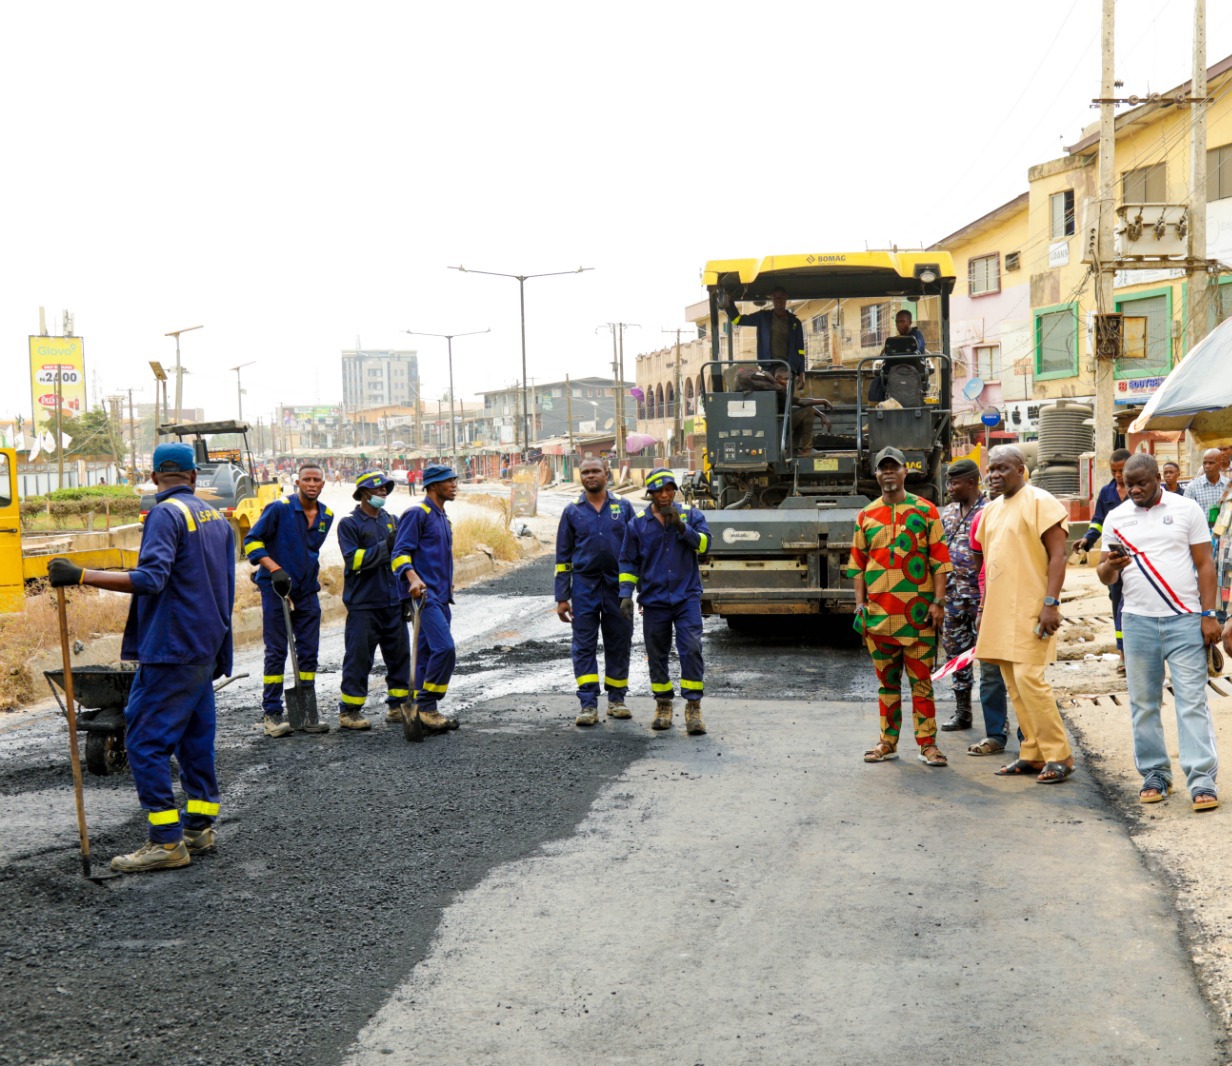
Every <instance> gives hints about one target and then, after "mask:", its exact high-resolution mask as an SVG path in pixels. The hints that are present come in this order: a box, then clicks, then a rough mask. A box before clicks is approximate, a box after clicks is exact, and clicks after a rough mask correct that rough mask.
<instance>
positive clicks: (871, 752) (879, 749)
mask: <svg viewBox="0 0 1232 1066" xmlns="http://www.w3.org/2000/svg"><path fill="white" fill-rule="evenodd" d="M897 758H898V749H897V748H895V747H892V746H891V745H889V744H887V743H886V742H885V741H884V740H879V741H877V743H876V744H874V745H873V746H872V747H871V748H869V749H868V751H866V752H865V753H864V761H865V762H889V761H890V760H891V759H897Z"/></svg>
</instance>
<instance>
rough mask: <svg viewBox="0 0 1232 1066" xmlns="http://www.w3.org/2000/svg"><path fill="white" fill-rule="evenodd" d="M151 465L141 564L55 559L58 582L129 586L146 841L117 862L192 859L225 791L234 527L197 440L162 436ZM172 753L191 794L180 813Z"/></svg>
mask: <svg viewBox="0 0 1232 1066" xmlns="http://www.w3.org/2000/svg"><path fill="white" fill-rule="evenodd" d="M153 464H154V473H153V475H152V479H153V481H154V484H155V486H156V487H157V490H158V491H157V494H156V496H155V499H156V501H157V502H156V503H155V505H154V506H153V507H152V508H151V509H150V512H149V514H148V515H147V516H146V520H145V525H144V527H143V529H142V532H141V550H140V553H139V555H138V559H137V568H136V569H135V570H129V571H109V570H82V569H81V568H80V567H78V566H75V565H74V564H73V563H71V562H69V560H67V559H52V560H51V562H50V563H49V564H48V566H47V574H48V579H49V580H50V582H51V584H52V585H53V586H55V587H57V588H59V587H62V586H66V585H92V586H93V587H94V588H100V589H108V590H110V591H112V592H126V593H129V594H131V595H132V597H133V600H132V603H131V605H130V607H129V615H128V625H127V626H126V627H125V629H124V641H123V645H122V648H121V652H120V656H121V658H123V659H126V660H134V659H135V660H137V662H138V663H139V664H140V665H139V666H138V667H137V674H136V677H135V678H134V679H133V685H132V689H131V691H130V693H129V697H128V705H127V706H126V707H125V708H124V722H125V726H126V733H125V746H126V747H127V749H128V765H129V769H130V770H132V774H133V784H134V785H135V786H136V787H137V798H138V799H139V800H140V801H141V806H142V807H143V808H144V809H145V811H146V819H147V821H148V822H149V841H148V842H147V843H146V844H145V845H144V846H142V847H140V848H138V849H137V850H136V851H134V852H132V853H130V854H128V855H119V856H117V857H116V858H114V859H112V860H111V868H112V869H113V870H116V871H118V872H120V873H142V872H145V871H147V870H166V869H172V868H174V867H178V866H187V865H188V864H189V862H191V857H190V853H192V854H196V853H197V852H201V851H207V850H209V849H210V848H212V847H214V844H215V836H214V828H213V826H214V820H215V818H217V816H218V810H219V803H220V802H221V797H220V795H219V790H218V777H217V774H216V772H215V767H214V728H215V708H214V686H213V681H214V679H215V678H217V677H222V676H224V675H227V674H230V673H231V610H232V607H233V605H234V602H235V538H234V536H233V535H232V532H231V527H230V525H229V524H228V523H227V520H226V519H225V518H224V517H223V515H222V514H221V513H220V512H219V511H218V510H216V509H215V508H214V507H212V506H210V504H208V503H206V502H205V501H204V500H201V499H199V498H198V497H197V496H196V495H194V487H195V486H196V483H197V463H196V458H195V457H194V455H193V450H192V448H191V447H189V446H188V445H187V444H181V443H175V444H160V445H159V446H158V447H157V448H155V449H154V457H153ZM74 742H75V740H74ZM173 755H174V756H175V761H176V763H177V764H178V765H179V771H180V785H181V787H182V788H183V790H184V795H185V796H186V798H187V801H186V803H185V809H184V818H183V821H182V822H181V818H180V811H179V807H178V805H177V803H176V799H175V790H174V786H173V785H172V780H171V757H172V756H173Z"/></svg>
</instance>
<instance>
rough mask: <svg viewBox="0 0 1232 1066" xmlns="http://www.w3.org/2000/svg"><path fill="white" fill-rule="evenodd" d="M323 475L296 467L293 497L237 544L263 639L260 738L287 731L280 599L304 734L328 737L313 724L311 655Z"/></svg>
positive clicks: (316, 626)
mask: <svg viewBox="0 0 1232 1066" xmlns="http://www.w3.org/2000/svg"><path fill="white" fill-rule="evenodd" d="M323 488H325V474H324V472H323V471H322V470H321V468H320V467H319V466H318V465H317V464H316V463H304V464H303V465H301V466H300V468H299V470H298V471H297V472H296V475H295V492H294V493H293V494H292V495H290V496H284V497H282V499H280V500H279V501H278V502H277V503H271V504H270V505H269V506H268V507H266V508H265V510H264V511H262V512H261V517H260V518H258V519H257V521H256V524H255V525H254V526H253V527H252V529H251V530H250V531H249V533H248V536H246V537H245V538H244V554H245V555H246V556H247V557H248V561H249V562H250V563H252V564H253V566H255V567H257V570H256V573H255V576H254V580H255V581H256V583H257V585H258V586H259V587H260V589H261V618H262V622H263V626H264V633H265V691H264V694H263V695H262V698H261V707H262V710H263V712H264V718H263V721H262V726H263V728H264V730H265V735H266V736H267V737H285V736H287V734H289V733H290V732H291V726H290V724H289V723H288V722H285V721H283V717H282V682H283V670H284V668H285V663H286V659H287V627H286V621H285V619H284V617H283V613H282V598H283V597H284V596H285V597H288V598H289V599H290V601H291V624H292V626H293V627H294V628H295V649H296V652H297V654H298V658H299V677H298V678H296V686H295V687H296V694H295V698H296V699H299V700H301V701H302V702H303V710H304V718H305V721H306V722H307V723H308V724H307V725H305V726H304V732H305V733H328V732H329V726H328V725H326V724H325V723H324V722H319V723H318V722H317V691H316V678H317V651H318V647H319V645H320V643H321V604H320V601H319V600H318V599H317V593H318V592H319V591H320V589H321V582H320V581H319V580H318V577H319V574H320V571H321V564H320V562H319V561H318V555H319V553H320V551H321V547H322V545H324V543H325V539H326V538H327V537H328V536H329V530H330V527H331V526H332V525H333V524H334V512H333V511H331V510H330V509H329V508H328V507H326V506H325V505H324V504H323V503H319V502H318V501H317V497H318V496H320V495H321V490H322V489H323Z"/></svg>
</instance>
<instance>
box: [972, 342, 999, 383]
mask: <svg viewBox="0 0 1232 1066" xmlns="http://www.w3.org/2000/svg"><path fill="white" fill-rule="evenodd" d="M971 373H972V376H973V377H977V378H983V379H984V380H985V381H1000V380H1001V345H999V344H977V345H976V346H975V347H974V348H972V349H971Z"/></svg>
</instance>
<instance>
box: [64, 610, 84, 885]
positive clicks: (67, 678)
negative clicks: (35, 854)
mask: <svg viewBox="0 0 1232 1066" xmlns="http://www.w3.org/2000/svg"><path fill="white" fill-rule="evenodd" d="M56 610H57V612H58V613H59V616H60V658H61V661H62V662H63V664H64V695H65V697H66V706H65V716H66V717H67V718H68V757H69V762H70V763H72V766H73V792H74V795H75V796H76V800H77V833H78V835H79V836H80V837H81V874H82V876H83V877H86V878H88V877H89V876H90V834H89V833H88V832H87V830H86V800H85V795H84V790H83V788H82V783H81V753H80V752H79V751H78V750H77V704H76V701H75V700H74V698H73V663H72V660H71V657H70V655H69V648H68V608H67V607H66V606H65V603H64V589H63V588H57V589H56Z"/></svg>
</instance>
